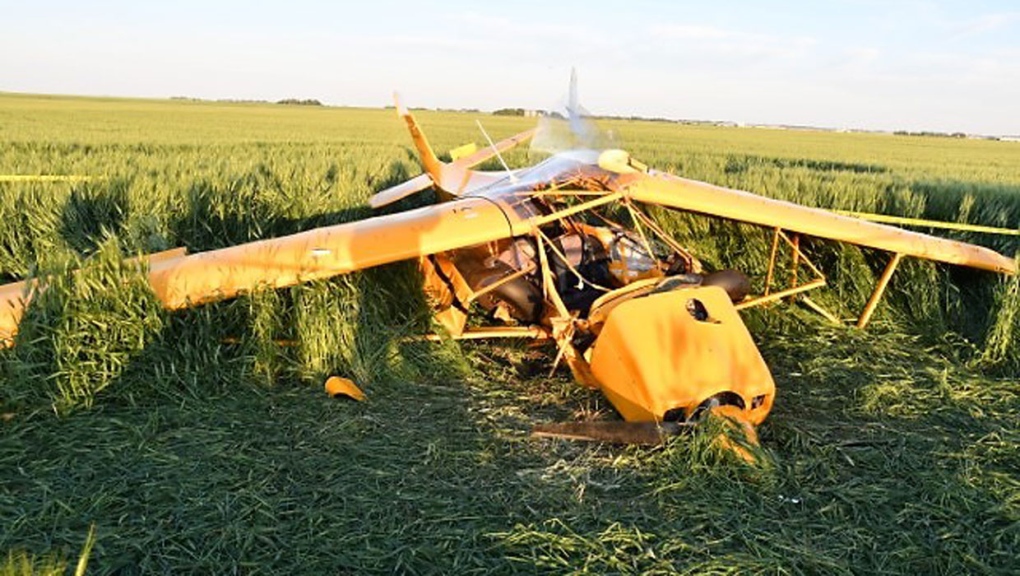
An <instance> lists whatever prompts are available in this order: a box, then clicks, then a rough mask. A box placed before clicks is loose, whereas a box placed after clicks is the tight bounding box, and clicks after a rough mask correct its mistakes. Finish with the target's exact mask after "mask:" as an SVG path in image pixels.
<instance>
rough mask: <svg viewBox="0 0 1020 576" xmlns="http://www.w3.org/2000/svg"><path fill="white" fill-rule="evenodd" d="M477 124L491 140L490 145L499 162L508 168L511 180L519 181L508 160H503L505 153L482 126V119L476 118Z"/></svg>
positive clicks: (483, 134) (489, 140)
mask: <svg viewBox="0 0 1020 576" xmlns="http://www.w3.org/2000/svg"><path fill="white" fill-rule="evenodd" d="M475 124H478V129H479V130H481V131H482V136H485V139H486V140H487V141H488V142H489V147H490V148H492V151H493V152H495V153H496V158H499V163H500V164H502V165H503V169H504V170H506V174H507V176H509V177H510V181H511V182H517V177H516V176H514V173H513V171H511V170H510V167H509V166H507V165H506V160H503V155H502V154H500V153H499V148H496V143H495V142H493V141H492V138H489V133H488V132H486V131H485V128H484V127H483V126H482V121H481V120H475Z"/></svg>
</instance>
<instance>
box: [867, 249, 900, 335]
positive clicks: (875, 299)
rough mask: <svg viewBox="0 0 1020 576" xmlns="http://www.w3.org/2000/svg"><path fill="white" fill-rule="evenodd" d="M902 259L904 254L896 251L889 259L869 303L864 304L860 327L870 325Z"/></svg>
mask: <svg viewBox="0 0 1020 576" xmlns="http://www.w3.org/2000/svg"><path fill="white" fill-rule="evenodd" d="M900 260H903V254H900V253H898V252H896V253H893V255H892V258H890V259H889V263H888V264H886V265H885V270H883V271H882V276H881V277H879V279H878V282H877V283H876V284H875V290H874V292H872V293H871V297H870V298H868V303H867V304H865V305H864V310H863V311H861V315H860V317H859V318H858V319H857V327H858V328H861V329H863V328H866V327H867V326H868V322H870V321H871V316H872V314H874V313H875V308H876V307H877V306H878V303H879V302H881V301H882V296H883V295H884V294H885V289H886V288H887V287H888V286H889V281H890V280H892V276H893V273H895V272H896V267H897V266H899V264H900Z"/></svg>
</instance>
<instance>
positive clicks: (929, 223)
mask: <svg viewBox="0 0 1020 576" xmlns="http://www.w3.org/2000/svg"><path fill="white" fill-rule="evenodd" d="M833 212H835V213H836V214H842V215H844V216H852V217H854V218H860V219H862V220H868V221H870V222H882V223H883V224H902V225H904V226H919V227H925V228H942V229H945V230H959V231H961V232H981V233H983V234H1001V235H1003V236H1020V229H1016V228H997V227H995V226H982V225H980V224H964V223H961V222H943V221H941V220H925V219H922V218H906V217H903V216H888V215H886V214H870V213H868V212H851V211H848V210H833Z"/></svg>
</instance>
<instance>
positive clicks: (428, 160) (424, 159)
mask: <svg viewBox="0 0 1020 576" xmlns="http://www.w3.org/2000/svg"><path fill="white" fill-rule="evenodd" d="M393 101H394V103H395V104H396V105H397V114H399V115H400V117H401V118H403V119H404V122H406V123H407V129H408V130H409V131H410V132H411V140H413V141H414V147H415V148H417V149H418V156H419V157H420V158H421V163H422V167H423V168H425V173H426V174H428V175H429V177H430V178H432V181H433V182H435V183H437V184H438V183H439V182H441V181H442V174H443V166H444V163H443V162H442V161H441V160H440V159H439V157H438V156H436V153H435V152H433V151H432V146H431V145H429V141H428V139H427V138H425V133H424V132H422V131H421V127H419V126H418V121H417V120H415V119H414V115H412V114H411V112H410V111H409V110H408V109H407V108H405V107H404V105H403V104H401V103H400V96H399V95H398V94H396V93H394V94H393Z"/></svg>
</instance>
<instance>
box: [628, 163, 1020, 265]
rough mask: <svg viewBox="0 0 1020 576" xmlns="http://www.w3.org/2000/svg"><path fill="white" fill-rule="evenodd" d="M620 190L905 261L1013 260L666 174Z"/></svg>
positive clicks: (632, 181)
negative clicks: (883, 252) (886, 253)
mask: <svg viewBox="0 0 1020 576" xmlns="http://www.w3.org/2000/svg"><path fill="white" fill-rule="evenodd" d="M620 184H621V186H620V189H621V191H623V192H624V194H626V195H627V196H629V197H630V198H633V199H634V200H638V201H640V202H647V203H650V204H658V205H661V206H667V207H670V208H676V209H680V210H687V211H690V212H699V213H702V214H708V215H711V216H719V217H721V218H727V219H731V220H738V221H741V222H747V223H750V224H759V225H762V226H769V227H776V228H782V229H784V230H789V231H792V232H799V233H801V234H807V235H809V236H816V237H818V238H828V239H831V240H838V241H841V242H849V243H851V244H857V245H860V246H867V247H870V248H878V249H881V250H888V251H890V252H895V253H897V254H903V255H905V256H915V257H917V258H925V259H928V260H936V261H939V262H947V263H950V264H958V265H961V266H970V267H973V268H979V269H982V270H990V271H993V272H1002V273H1007V274H1015V273H1016V271H1017V264H1016V261H1015V260H1013V259H1012V258H1007V257H1005V256H1003V255H1001V254H999V253H997V252H995V251H994V250H989V249H988V248H984V247H981V246H975V245H973V244H967V243H966V242H957V241H955V240H947V239H945V238H936V237H934V236H929V235H927V234H921V233H918V232H911V231H908V230H901V229H899V228H894V227H892V226H886V225H883V224H877V223H874V222H867V221H864V220H860V219H858V218H851V217H848V216H840V215H839V214H835V213H832V212H829V211H827V210H822V209H818V208H808V207H806V206H801V205H799V204H794V203H791V202H784V201H782V200H774V199H771V198H765V197H763V196H758V195H756V194H752V193H750V192H743V191H740V190H733V189H731V188H723V187H720V186H714V185H712V184H707V183H705V182H699V181H697V180H688V179H686V178H679V177H676V176H671V175H667V174H655V175H645V174H641V175H633V176H629V177H624V178H623V179H622V181H621V183H620Z"/></svg>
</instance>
